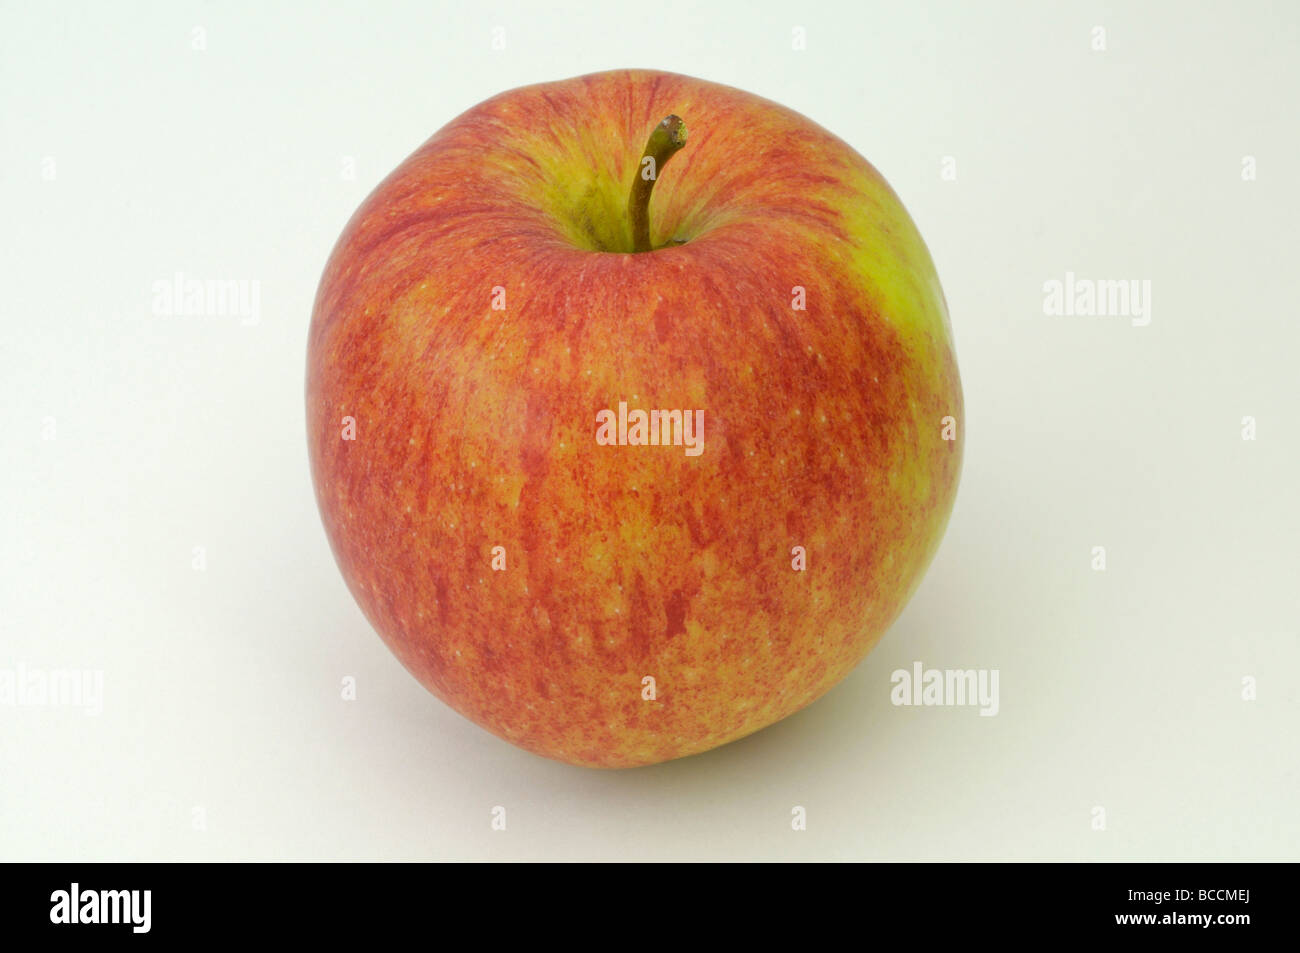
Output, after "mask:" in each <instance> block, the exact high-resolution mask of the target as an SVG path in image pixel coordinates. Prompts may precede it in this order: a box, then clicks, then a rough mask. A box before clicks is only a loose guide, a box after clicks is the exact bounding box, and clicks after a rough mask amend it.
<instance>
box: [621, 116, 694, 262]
mask: <svg viewBox="0 0 1300 953" xmlns="http://www.w3.org/2000/svg"><path fill="white" fill-rule="evenodd" d="M684 145H686V123H684V122H682V119H681V117H680V116H668V117H666V118H665V119H664V120H663V121H662V122H660V123H659V125H657V126H655V128H654V132H652V133H650V139H649V140H648V141H647V142H646V144H645V152H643V153H642V154H641V161H640V162H639V163H638V165H637V173H636V178H635V179H633V180H632V194H631V196H630V197H629V198H628V200H627V217H628V218H629V219H630V220H631V222H632V251H634V252H639V251H653V250H654V248H653V246H651V244H650V192H651V190H652V189H654V187H655V182H656V181H658V179H659V173H660V172H662V171H663V170H664V166H665V165H667V164H668V160H669V159H671V158H672V157H673V156H674V155H675V154H676V153H677V150H679V149H680V148H681V147H682V146H684ZM647 160H649V161H647ZM672 244H681V242H678V241H674V242H673V243H672Z"/></svg>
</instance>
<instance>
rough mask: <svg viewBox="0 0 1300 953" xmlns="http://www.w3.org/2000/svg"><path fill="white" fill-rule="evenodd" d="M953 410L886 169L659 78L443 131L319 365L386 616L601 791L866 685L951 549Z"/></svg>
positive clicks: (365, 233) (500, 100)
mask: <svg viewBox="0 0 1300 953" xmlns="http://www.w3.org/2000/svg"><path fill="white" fill-rule="evenodd" d="M665 117H669V118H667V119H665ZM676 117H681V119H683V120H685V124H686V126H688V127H689V129H690V131H691V136H690V140H689V143H688V144H687V145H686V146H685V148H684V149H681V151H680V153H679V154H678V155H677V156H676V157H675V158H673V160H672V163H671V165H668V164H667V160H668V158H669V157H670V156H672V154H673V152H674V151H675V150H676V149H677V148H679V147H680V146H681V142H682V140H683V139H684V138H685V131H684V129H683V128H682V127H681V122H680V121H679V120H677V119H676ZM647 141H649V145H646V143H647ZM643 154H648V155H649V156H650V157H651V158H652V159H654V160H656V161H655V162H654V164H653V165H654V167H653V169H652V167H651V163H650V162H645V161H642V160H643ZM651 187H653V201H649V200H650V198H651V194H650V189H651ZM647 202H649V206H648V211H647ZM647 221H648V229H647V227H646V225H645V223H646V222H647ZM638 232H640V234H639V235H638V234H637V233H638ZM672 411H678V412H680V413H678V414H673V413H671V412H672ZM961 411H962V398H961V388H960V384H959V381H958V376H957V365H956V361H955V358H954V355H953V349H952V343H951V329H950V326H949V322H948V315H947V307H946V304H945V302H944V297H943V292H942V291H941V289H940V287H939V281H938V279H937V277H936V275H935V270H934V266H933V264H932V262H931V260H930V255H929V253H928V252H927V250H926V247H925V244H924V243H923V242H922V240H921V236H920V235H919V234H918V232H917V230H916V227H915V226H914V225H913V223H912V221H911V219H910V218H909V217H908V215H907V212H906V211H905V210H904V209H903V206H902V204H901V203H900V202H899V199H898V197H897V196H896V195H895V194H894V192H893V191H892V190H891V189H890V187H889V186H888V184H886V182H885V180H884V179H883V178H882V177H881V176H880V174H879V173H878V172H876V170H875V169H874V168H873V167H872V166H871V165H870V164H869V163H868V162H867V161H866V160H865V159H863V158H862V157H861V156H860V155H858V154H857V153H856V152H855V151H854V150H853V149H852V148H850V147H849V146H848V145H846V144H845V143H844V142H843V141H841V140H840V139H837V138H836V137H835V136H833V135H832V134H831V133H829V132H827V131H826V130H824V129H822V128H821V127H820V126H817V125H816V124H815V123H813V122H811V121H809V120H808V119H806V118H804V117H803V116H801V115H799V114H797V113H795V112H792V111H791V110H789V109H786V108H784V107H782V106H779V105H777V104H775V103H772V102H769V101H767V100H764V99H760V98H759V97H757V96H753V95H751V94H749V93H745V92H741V91H739V90H736V89H732V88H729V87H727V86H720V85H717V84H714V83H709V82H704V81H702V80H698V79H692V78H689V77H686V76H678V75H673V74H668V73H657V72H647V71H638V70H619V71H615V72H607V73H598V74H595V75H591V76H582V77H579V78H577V79H570V80H565V81H563V82H556V83H547V84H543V85H538V86H530V87H526V88H523V89H516V90H513V91H511V92H507V93H503V94H501V95H499V96H496V97H494V98H493V99H490V100H488V101H487V102H485V103H482V104H481V105H479V106H476V107H474V108H473V109H471V110H469V111H468V112H466V113H465V114H463V115H462V116H460V117H459V118H457V119H455V120H453V121H452V122H451V123H449V124H448V125H446V126H444V127H443V128H442V129H441V130H440V131H439V132H438V133H437V134H435V135H434V136H433V138H431V139H430V140H429V141H428V142H426V143H425V144H424V145H423V146H421V147H420V149H419V150H418V151H416V152H415V154H414V155H412V156H411V157H410V158H408V159H407V160H406V161H405V162H403V163H402V164H401V166H399V167H398V169H397V170H396V171H395V172H393V173H392V174H391V175H390V176H389V177H388V178H387V179H385V180H384V182H383V183H382V184H380V186H379V187H378V188H377V189H376V190H375V191H374V192H373V193H372V194H371V195H370V197H369V198H367V199H366V200H365V202H364V203H363V204H362V206H361V208H360V209H358V211H357V212H356V214H355V215H354V216H353V217H352V220H351V221H350V222H349V223H348V225H347V227H346V229H345V230H344V232H343V235H342V237H341V238H340V239H339V241H338V245H337V246H336V247H335V249H334V252H333V254H332V255H331V257H330V260H329V263H328V264H327V265H326V267H325V273H324V276H323V278H322V279H321V284H320V290H319V293H318V296H317V299H316V305H315V313H314V315H313V318H312V325H311V335H310V343H309V348H308V360H307V424H308V436H309V444H310V454H311V464H312V472H313V476H314V479H315V486H316V495H317V499H318V502H319V504H320V509H321V514H322V517H323V519H324V524H325V529H326V531H327V533H328V536H329V539H330V542H331V544H332V546H333V549H334V554H335V556H336V558H337V560H338V563H339V566H340V568H341V569H342V572H343V576H344V578H345V579H346V580H347V583H348V585H349V587H350V588H351V590H352V593H353V595H354V596H355V597H356V599H357V601H358V602H359V603H360V605H361V607H362V609H363V610H364V611H365V613H366V616H367V617H368V618H369V620H370V621H371V623H372V624H373V625H374V627H375V628H376V629H377V630H378V631H379V633H380V635H381V636H382V637H383V638H384V640H385V641H386V642H387V643H388V645H389V647H390V648H391V649H392V650H393V652H395V653H396V655H397V656H398V658H399V659H401V661H402V663H403V664H404V665H405V666H406V667H407V669H409V670H410V671H411V672H412V674H414V675H415V676H416V677H417V678H418V679H419V680H420V681H421V682H422V683H423V684H424V685H425V686H426V687H427V688H428V689H429V690H430V691H431V692H433V693H434V694H435V695H437V696H438V697H439V698H441V699H442V700H443V701H445V702H446V703H447V704H448V705H451V706H452V707H453V708H455V709H456V710H457V711H459V712H460V713H462V714H463V715H465V716H466V717H468V718H471V719H473V720H474V721H475V722H477V723H478V724H480V725H482V726H483V727H485V728H487V729H488V730H489V731H492V732H493V733H495V734H497V735H499V736H500V737H502V738H504V739H506V740H508V741H511V742H513V743H514V744H516V745H519V746H520V747H523V748H526V749H528V750H530V751H534V752H537V753H538V754H542V755H546V756H547V757H551V758H558V759H561V760H563V761H568V762H571V763H573V764H581V765H593V766H601V767H623V766H631V765H644V764H650V763H653V762H657V761H664V760H667V759H669V758H677V757H681V756H683V755H689V754H694V753H697V752H701V751H705V750H707V749H709V748H713V747H716V746H717V745H721V744H725V743H727V742H728V741H733V740H735V739H737V738H740V737H743V736H744V735H747V734H749V733H750V732H753V731H757V730H758V729H760V728H762V727H764V726H766V725H770V724H772V723H773V722H775V721H777V720H778V719H780V718H784V717H785V716H786V715H789V714H790V713H792V712H795V711H798V710H799V709H800V708H802V707H804V706H805V705H807V704H809V703H810V702H812V701H813V700H814V699H816V698H817V697H819V696H820V695H822V694H823V693H824V692H826V691H827V690H828V689H830V688H831V686H833V685H834V684H835V683H836V682H838V681H839V680H840V679H842V678H843V677H844V676H845V675H846V674H847V673H848V672H849V671H850V670H851V669H852V668H853V666H854V665H856V664H857V663H858V661H859V660H860V659H862V657H863V656H864V655H865V654H866V653H867V651H868V650H869V649H870V648H871V647H872V646H873V645H874V644H875V643H876V641H877V640H878V639H879V638H880V636H881V634H882V633H883V632H884V631H885V629H886V628H887V627H888V626H889V624H890V623H891V622H892V620H893V619H894V618H895V617H896V616H897V615H898V613H899V612H900V611H901V610H902V608H903V606H904V604H905V603H906V602H907V600H908V598H909V596H910V595H911V593H912V592H913V590H914V589H915V587H916V585H917V583H918V582H919V580H920V577H921V575H922V573H923V572H924V570H925V568H926V566H927V565H928V563H929V561H930V559H931V557H932V556H933V554H934V552H935V549H936V548H937V546H938V544H939V540H940V537H941V536H942V534H943V530H944V526H945V524H946V523H947V519H948V514H949V511H950V510H951V507H952V502H953V497H954V495H955V493H956V489H957V478H958V472H959V470H960V463H961V450H960V441H959V440H958V439H956V438H957V436H958V434H957V426H958V423H959V422H960V421H961ZM651 412H658V413H657V414H654V415H653V416H652V413H651ZM652 437H653V438H657V439H653V440H652V439H651V438H652ZM881 690H882V691H884V690H885V689H884V688H882V689H881Z"/></svg>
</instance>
